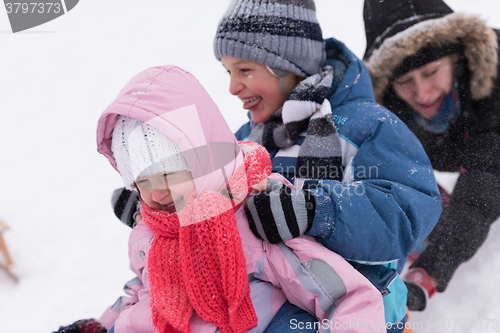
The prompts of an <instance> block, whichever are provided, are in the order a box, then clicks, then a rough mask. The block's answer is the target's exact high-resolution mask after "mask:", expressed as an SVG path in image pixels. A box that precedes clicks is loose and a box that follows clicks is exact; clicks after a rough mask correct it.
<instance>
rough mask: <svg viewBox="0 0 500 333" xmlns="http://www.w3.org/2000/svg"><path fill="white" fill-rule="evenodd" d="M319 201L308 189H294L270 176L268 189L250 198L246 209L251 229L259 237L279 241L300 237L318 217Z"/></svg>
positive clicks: (273, 242)
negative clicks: (317, 204) (316, 215)
mask: <svg viewBox="0 0 500 333" xmlns="http://www.w3.org/2000/svg"><path fill="white" fill-rule="evenodd" d="M315 209H316V202H315V200H314V196H313V195H312V194H311V193H310V192H309V191H306V190H300V191H297V190H292V189H291V188H289V187H288V186H286V185H285V184H283V183H281V182H279V181H277V180H273V179H268V184H267V188H266V190H265V192H261V193H259V194H257V195H255V196H250V197H248V198H247V200H246V203H245V212H246V215H247V218H248V222H249V224H250V229H251V230H252V232H253V234H254V235H255V236H257V237H258V238H260V239H262V240H264V241H266V242H268V243H271V244H276V243H279V242H282V241H285V240H289V239H292V238H296V237H299V236H300V235H302V234H304V233H305V232H306V231H308V230H309V229H310V227H311V225H312V221H313V219H314V211H315Z"/></svg>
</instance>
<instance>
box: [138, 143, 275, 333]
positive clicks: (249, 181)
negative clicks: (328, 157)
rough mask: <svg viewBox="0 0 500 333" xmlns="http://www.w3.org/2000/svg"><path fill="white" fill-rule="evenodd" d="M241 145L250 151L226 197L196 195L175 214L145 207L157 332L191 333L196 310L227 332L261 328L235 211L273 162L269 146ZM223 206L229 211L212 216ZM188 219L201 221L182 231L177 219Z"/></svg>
mask: <svg viewBox="0 0 500 333" xmlns="http://www.w3.org/2000/svg"><path fill="white" fill-rule="evenodd" d="M241 144H244V145H246V146H247V147H248V146H250V147H251V148H252V150H251V151H249V152H246V153H245V162H244V164H243V165H241V166H240V167H239V168H238V170H237V171H236V172H235V174H234V175H233V176H232V177H231V179H230V182H229V185H227V189H223V191H221V192H222V193H224V192H226V195H223V194H221V193H217V192H205V193H202V194H201V195H200V196H199V197H197V198H194V196H193V198H192V200H188V202H187V203H186V206H185V207H184V208H183V210H182V211H181V212H180V213H174V214H169V213H168V212H164V211H160V210H153V209H151V208H150V207H149V206H148V205H146V204H143V205H141V214H142V218H143V219H144V221H145V223H146V224H147V226H148V227H149V229H150V230H151V231H152V233H153V234H154V238H153V241H152V244H151V248H150V250H149V255H148V275H149V282H150V285H151V309H152V316H153V324H154V326H155V328H156V331H157V332H159V333H164V332H191V329H190V325H189V320H190V318H191V316H192V315H193V310H194V311H196V313H197V314H198V315H199V316H200V317H201V318H203V319H204V320H205V321H208V322H213V323H214V324H215V325H217V327H218V328H219V329H220V330H221V331H222V332H223V333H240V332H246V331H248V330H250V329H252V328H254V327H256V326H257V317H256V314H255V311H254V308H253V305H252V301H251V298H250V287H249V284H248V276H247V271H246V262H245V257H244V254H243V249H242V245H241V238H240V235H239V232H238V229H237V228H236V219H235V216H234V212H235V211H236V210H237V209H238V208H239V207H240V206H241V204H242V202H241V199H244V198H245V197H246V195H247V193H248V192H249V191H250V190H251V186H252V185H254V184H257V183H258V182H259V181H261V180H262V179H264V178H266V177H267V176H268V175H269V174H270V170H271V160H270V158H269V154H268V153H267V151H266V150H265V148H263V147H261V146H259V145H257V144H255V143H251V142H241V143H240V145H241ZM228 189H229V191H228ZM228 192H229V193H230V196H231V197H232V198H235V200H234V201H233V200H231V199H229V198H228V196H227V193H228ZM236 198H239V199H240V200H236ZM220 207H228V209H227V210H226V211H225V212H223V213H216V214H217V215H216V216H214V215H215V214H214V213H213V212H220V211H221V209H220ZM186 219H188V220H189V221H201V222H196V223H192V224H187V225H185V226H182V227H180V226H179V220H182V221H186Z"/></svg>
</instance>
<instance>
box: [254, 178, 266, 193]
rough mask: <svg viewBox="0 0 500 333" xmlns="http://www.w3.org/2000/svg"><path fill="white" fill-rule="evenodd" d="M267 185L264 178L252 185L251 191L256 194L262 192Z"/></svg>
mask: <svg viewBox="0 0 500 333" xmlns="http://www.w3.org/2000/svg"><path fill="white" fill-rule="evenodd" d="M267 184H268V180H267V178H264V179H263V180H261V181H260V182H259V183H257V184H255V185H253V186H252V190H254V191H257V192H264V191H265V190H266V188H267Z"/></svg>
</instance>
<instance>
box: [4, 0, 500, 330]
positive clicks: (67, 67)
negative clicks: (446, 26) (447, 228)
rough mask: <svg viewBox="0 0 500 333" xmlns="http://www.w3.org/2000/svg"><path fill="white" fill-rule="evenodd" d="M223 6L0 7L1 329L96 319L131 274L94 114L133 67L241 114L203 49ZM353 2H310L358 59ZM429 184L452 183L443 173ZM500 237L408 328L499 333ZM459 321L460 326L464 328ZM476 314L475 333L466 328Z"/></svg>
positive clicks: (489, 3) (498, 231) (491, 5)
mask: <svg viewBox="0 0 500 333" xmlns="http://www.w3.org/2000/svg"><path fill="white" fill-rule="evenodd" d="M447 2H448V4H449V5H450V6H451V7H452V8H454V9H455V11H460V10H465V11H469V12H476V13H479V14H482V15H483V17H484V18H486V19H487V20H488V22H489V23H490V25H492V26H494V27H500V16H499V15H498V14H497V13H499V12H500V2H498V0H476V1H470V0H449V1H447ZM228 3H229V1H228V0H225V1H206V0H189V1H159V0H158V1H153V0H143V1H130V0H128V1H127V0H120V1H119V0H106V1H102V0H101V1H97V0H86V1H80V2H79V3H78V5H77V6H76V7H75V8H74V9H73V10H71V11H70V12H68V13H67V14H65V15H64V16H62V17H60V18H58V19H56V20H54V21H51V22H48V23H46V24H44V25H41V26H38V27H35V28H33V29H30V30H28V31H25V32H20V33H17V34H12V33H11V30H10V25H9V22H8V18H7V14H6V13H5V11H2V10H0V44H1V45H2V53H1V62H0V110H1V111H0V112H1V125H0V126H1V130H0V152H1V157H0V158H1V159H0V168H1V169H0V172H1V173H0V174H1V176H2V183H1V191H0V219H1V220H3V221H5V222H6V223H7V224H8V225H9V226H10V230H8V231H6V232H4V237H5V239H6V242H7V244H8V247H9V249H10V252H11V256H12V258H13V260H14V263H15V265H14V268H13V270H14V272H15V273H16V274H17V275H18V276H19V278H20V281H19V283H17V284H16V283H14V282H13V281H12V280H10V279H9V277H8V276H7V275H6V274H5V272H3V271H0V333H24V332H26V333H27V332H30V333H31V332H50V331H52V330H56V329H57V328H58V326H59V325H64V324H69V323H71V322H73V321H74V320H77V319H81V318H88V317H98V316H99V315H100V314H101V313H102V312H103V311H104V310H105V308H106V307H107V306H108V305H110V304H112V303H113V302H114V301H115V299H116V298H117V297H118V296H120V295H122V294H123V291H122V286H123V284H124V282H125V281H127V280H128V279H129V278H132V277H133V275H132V273H131V272H130V271H129V270H128V258H127V237H128V234H129V229H128V227H126V226H125V225H123V224H121V223H120V222H119V221H118V220H117V219H116V218H115V217H114V215H113V212H112V209H111V205H110V197H111V192H112V191H113V190H114V189H115V188H117V187H119V186H121V179H120V177H119V176H118V174H117V173H116V172H115V171H114V170H113V169H112V168H111V167H110V165H109V164H108V162H107V161H106V159H105V158H104V157H103V156H101V155H100V154H98V153H97V152H96V149H95V148H96V147H95V127H96V121H97V118H98V116H99V114H100V113H101V112H102V111H103V110H104V108H105V107H106V106H107V105H108V104H109V103H110V102H111V101H112V100H113V99H114V97H115V96H116V94H117V93H118V91H119V90H120V89H121V88H122V87H123V86H124V84H125V83H126V82H127V81H128V80H129V79H130V78H131V77H132V76H133V75H135V74H137V73H138V72H140V71H141V70H143V69H146V68H148V67H151V66H155V65H164V64H176V65H178V66H180V67H182V68H184V69H187V70H189V71H191V72H192V73H193V74H194V75H195V76H196V77H197V78H198V79H199V80H200V82H201V83H202V84H203V85H204V86H205V87H206V89H207V90H208V91H209V93H210V94H211V95H212V97H213V98H214V100H215V101H216V102H217V104H218V105H219V106H220V108H221V110H222V111H223V112H224V115H225V117H226V119H227V121H228V123H229V124H230V126H231V128H232V129H234V130H236V129H237V128H238V127H239V126H240V125H241V124H243V123H244V122H245V121H246V113H245V112H244V111H243V110H242V109H241V103H240V102H238V100H237V99H236V98H235V97H232V96H230V95H229V94H228V83H229V82H228V77H227V74H226V73H225V70H224V69H223V67H222V66H221V65H220V63H219V62H218V61H216V60H215V59H214V56H213V51H212V40H213V37H214V34H215V30H216V26H217V23H218V20H219V19H220V17H221V16H222V14H223V12H224V10H225V8H226V6H227V4H228ZM362 4H363V2H362V1H361V0H350V1H331V0H317V9H318V17H319V20H320V22H321V24H322V28H323V33H324V36H325V37H330V36H335V37H337V38H338V39H340V40H342V41H343V42H344V43H346V45H347V46H348V47H350V48H351V49H352V50H353V51H354V52H355V53H356V54H357V55H358V56H360V57H361V56H362V55H363V52H364V47H365V37H364V30H363V29H364V27H363V22H362ZM494 13H496V15H495V14H494ZM439 179H442V182H443V185H444V186H446V187H447V188H452V187H453V182H454V177H453V175H446V174H442V175H440V177H439ZM499 236H500V225H499V223H496V224H495V225H493V228H492V230H491V234H490V235H489V237H488V239H487V241H486V243H485V244H484V246H483V247H482V248H481V249H480V251H479V252H478V253H477V254H476V256H474V258H473V259H472V260H470V261H469V262H468V263H466V264H465V265H463V266H461V267H460V269H459V271H458V272H457V274H456V277H455V278H454V280H453V281H452V282H451V284H450V286H449V289H448V290H447V291H446V292H445V293H443V294H438V295H437V296H435V298H434V299H432V301H431V302H430V304H429V307H428V309H427V310H426V311H424V312H422V313H412V322H414V323H415V324H418V323H420V324H421V326H422V328H421V329H415V330H414V331H415V332H416V333H419V332H479V331H480V332H497V331H498V330H499V329H500V328H499V326H500V323H499V322H498V321H500V305H499V303H498V300H497V297H498V289H497V288H496V281H497V280H498V277H497V276H496V274H498V273H499V272H500V261H499V260H496V259H495V258H497V257H498V256H499V255H500V242H496V241H495V239H496V238H498V237H499ZM495 296H496V297H495ZM488 319H495V320H497V326H496V327H497V328H496V329H494V326H493V325H492V324H493V322H489V328H485V325H486V324H487V320H488ZM458 320H465V325H464V326H465V328H463V327H461V326H462V324H463V323H464V322H463V321H462V322H460V321H458ZM470 320H476V322H474V323H473V322H472V321H470ZM477 320H482V322H481V323H482V325H483V326H482V328H481V329H478V328H474V326H475V325H477ZM472 323H473V324H472ZM453 326H455V327H453Z"/></svg>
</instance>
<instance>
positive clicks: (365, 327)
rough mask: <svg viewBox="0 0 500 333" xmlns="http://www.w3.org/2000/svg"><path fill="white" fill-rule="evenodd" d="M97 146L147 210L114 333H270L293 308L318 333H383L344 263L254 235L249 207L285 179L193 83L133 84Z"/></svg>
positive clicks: (166, 70) (372, 303)
mask: <svg viewBox="0 0 500 333" xmlns="http://www.w3.org/2000/svg"><path fill="white" fill-rule="evenodd" d="M97 145H98V151H99V152H100V153H101V154H103V155H105V156H106V157H107V158H108V160H109V161H110V163H111V165H112V166H113V167H114V168H115V169H116V170H118V171H119V173H120V174H121V176H122V178H123V180H124V183H125V186H127V187H128V188H129V189H133V190H136V191H138V193H139V195H140V198H141V202H142V204H141V216H142V220H141V221H140V222H139V223H138V224H137V225H136V226H135V227H134V228H133V229H132V232H131V234H130V239H129V257H130V268H131V269H132V271H133V272H134V273H135V274H136V275H137V278H136V279H135V280H133V281H132V282H131V283H130V284H128V286H127V291H128V293H129V294H130V295H131V296H130V297H122V298H120V299H119V301H118V302H117V303H115V305H113V306H112V307H110V308H108V310H107V311H106V312H105V313H104V314H103V315H102V316H101V318H100V322H101V323H102V325H103V326H104V327H106V329H108V330H110V329H111V328H112V327H113V328H112V330H113V331H114V332H116V333H128V332H141V333H147V332H161V333H163V332H223V333H233V332H234V333H242V332H264V331H265V329H266V328H267V326H268V325H269V323H270V322H271V320H272V318H273V316H274V315H275V314H276V312H277V311H278V310H279V309H280V307H281V306H282V305H283V304H284V303H285V301H287V300H288V301H290V302H291V303H293V304H295V305H297V306H299V307H300V308H302V309H304V310H306V311H308V312H310V313H311V314H313V315H315V316H316V317H317V318H318V322H317V323H316V324H317V330H318V331H319V332H331V331H334V330H335V331H341V332H385V324H384V314H383V306H382V299H381V296H380V293H379V292H378V291H377V290H376V289H375V288H374V287H373V286H372V284H371V283H370V282H369V281H368V280H366V279H365V278H364V277H363V276H362V275H361V274H360V273H358V272H357V271H356V270H355V269H354V268H353V267H352V266H351V265H350V264H349V263H347V262H346V261H345V260H344V259H342V257H340V256H339V255H337V254H335V253H332V252H331V251H330V250H328V249H326V248H324V247H323V246H322V245H321V244H319V243H318V242H316V241H315V240H314V239H313V238H311V237H308V236H301V237H299V238H296V239H292V240H289V241H286V242H284V243H280V244H274V245H273V244H269V243H265V242H263V241H262V240H260V239H258V238H256V237H255V236H254V235H253V233H252V232H251V231H250V229H249V226H248V222H247V219H246V215H245V213H244V209H243V200H244V198H246V197H247V196H248V195H252V194H253V193H254V192H255V191H253V192H252V186H255V185H256V184H258V183H259V182H261V181H262V180H263V179H265V178H271V179H274V180H279V181H282V182H285V183H286V180H284V179H283V178H281V177H280V176H278V175H275V174H271V175H270V170H271V168H270V158H269V155H268V154H267V152H266V150H265V149H264V148H262V147H261V146H259V145H257V144H255V143H251V142H237V141H236V139H235V137H234V135H233V134H232V132H231V131H230V129H229V127H228V125H227V124H226V122H225V120H224V118H223V116H222V114H221V113H220V111H219V110H218V108H217V106H216V105H215V103H214V102H213V101H212V99H211V98H210V96H209V95H208V93H207V92H206V91H205V89H204V88H203V87H202V86H201V84H200V83H199V82H198V81H197V80H196V79H195V78H194V77H193V76H192V75H191V74H190V73H188V72H186V71H184V70H182V69H180V68H178V67H175V66H164V67H154V68H150V69H147V70H145V71H143V72H141V73H139V74H138V75H136V76H135V77H134V78H132V80H131V81H130V82H129V83H128V84H127V85H126V86H125V87H124V88H123V89H122V90H121V92H120V93H119V95H118V97H117V98H116V100H115V101H114V102H113V103H112V104H111V105H110V106H109V107H108V108H107V109H106V110H105V111H104V113H103V114H102V115H101V117H100V119H99V123H98V129H97ZM287 185H290V184H289V183H287ZM290 186H291V185H290ZM296 199H297V200H300V198H296ZM303 218H307V217H306V216H304V217H303ZM301 324H302V325H304V323H301V322H300V321H295V322H294V320H292V321H291V322H290V327H291V328H297V329H300V328H302V327H301ZM308 324H309V325H310V323H308Z"/></svg>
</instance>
